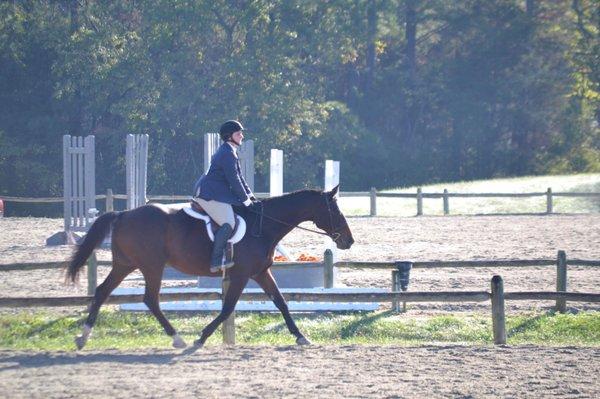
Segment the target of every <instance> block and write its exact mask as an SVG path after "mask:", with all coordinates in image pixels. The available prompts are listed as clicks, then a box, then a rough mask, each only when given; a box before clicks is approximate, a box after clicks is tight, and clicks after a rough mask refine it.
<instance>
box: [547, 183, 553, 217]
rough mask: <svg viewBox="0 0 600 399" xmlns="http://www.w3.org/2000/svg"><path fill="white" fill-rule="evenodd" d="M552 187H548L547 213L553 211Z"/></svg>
mask: <svg viewBox="0 0 600 399" xmlns="http://www.w3.org/2000/svg"><path fill="white" fill-rule="evenodd" d="M552 208H553V207H552V189H551V188H550V187H548V190H547V191H546V213H552V211H553V210H552Z"/></svg>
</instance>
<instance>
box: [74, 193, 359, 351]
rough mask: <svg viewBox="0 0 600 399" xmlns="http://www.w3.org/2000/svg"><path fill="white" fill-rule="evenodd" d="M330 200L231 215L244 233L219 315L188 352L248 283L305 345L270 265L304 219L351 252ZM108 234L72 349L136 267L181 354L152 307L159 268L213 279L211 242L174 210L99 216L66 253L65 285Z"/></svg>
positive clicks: (270, 203)
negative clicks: (103, 268) (106, 267)
mask: <svg viewBox="0 0 600 399" xmlns="http://www.w3.org/2000/svg"><path fill="white" fill-rule="evenodd" d="M337 195H338V186H336V187H335V188H334V189H333V190H331V191H327V192H324V191H320V190H308V189H307V190H300V191H296V192H293V193H289V194H286V195H282V196H279V197H272V198H269V199H265V200H263V201H261V202H260V204H261V205H262V206H260V207H258V208H260V209H259V210H258V211H257V210H256V209H254V207H253V208H252V209H248V208H238V207H236V213H238V214H239V215H240V216H241V217H243V218H244V220H245V222H246V225H247V226H248V228H247V231H246V234H245V235H244V237H243V238H242V239H241V241H239V242H238V243H237V244H235V251H234V255H233V261H234V266H233V267H232V268H231V269H228V270H227V273H228V275H229V278H230V286H229V289H228V290H227V293H226V294H225V298H224V300H223V305H222V308H221V311H220V313H219V314H218V315H217V317H216V318H215V319H214V320H212V321H211V322H210V323H209V324H208V325H207V326H206V327H205V328H204V329H203V330H202V331H201V335H200V338H199V339H197V340H196V341H194V346H195V347H197V348H200V347H202V346H203V345H204V343H205V342H206V340H207V339H208V337H210V335H211V334H212V333H213V332H214V331H215V329H216V328H217V327H218V326H219V324H221V323H222V322H223V321H224V320H226V319H227V318H228V317H229V315H230V314H231V313H232V312H233V310H234V309H235V305H236V303H237V301H238V299H239V298H240V295H241V294H242V291H243V289H244V288H245V287H246V284H247V283H248V281H249V279H253V280H254V281H256V283H258V285H259V286H260V287H261V288H262V289H263V290H264V292H265V293H266V294H267V295H268V296H269V297H270V299H271V300H272V301H273V303H274V304H275V306H276V307H277V308H278V309H279V311H280V312H281V314H282V315H283V318H284V320H285V323H286V325H287V328H288V330H289V332H290V333H291V334H293V335H294V336H295V337H296V343H297V344H298V345H308V344H310V341H309V340H308V339H307V338H306V337H305V336H304V335H303V334H302V333H301V332H300V330H299V329H298V327H297V326H296V324H295V323H294V320H293V319H292V317H291V315H290V312H289V310H288V306H287V303H286V301H285V299H284V297H283V295H282V294H281V292H280V291H279V288H278V286H277V283H276V281H275V279H274V278H273V274H272V273H271V269H270V267H271V266H272V265H273V255H274V251H275V247H276V245H277V244H278V243H279V241H280V240H281V239H282V238H283V237H284V236H285V235H286V234H288V233H289V232H290V231H291V230H292V229H294V228H295V227H297V226H298V225H299V224H300V223H302V222H305V221H312V222H313V223H314V224H315V225H316V226H317V228H319V229H320V230H322V231H316V230H311V231H315V232H317V233H319V234H323V235H327V236H329V237H330V238H331V239H332V240H333V241H334V242H335V244H336V246H337V248H339V249H349V248H350V247H351V246H352V244H353V243H354V238H353V237H352V233H351V231H350V228H349V227H348V223H347V222H346V218H345V217H344V215H343V214H342V212H341V211H340V209H339V207H338V204H337ZM300 228H302V227H300ZM111 230H112V243H111V251H112V269H111V271H110V273H109V274H108V276H107V277H106V279H105V280H104V281H103V282H102V284H100V285H99V286H98V287H97V288H96V292H95V294H94V298H93V300H92V302H91V304H90V307H89V315H88V317H87V320H86V322H85V324H84V326H83V331H82V334H81V335H80V336H78V337H76V339H75V343H76V345H77V348H78V349H82V348H83V347H84V346H85V344H86V342H87V340H88V338H89V336H90V334H91V332H92V328H93V327H94V324H95V323H96V317H97V316H98V311H99V310H100V306H102V303H103V302H104V301H105V300H106V298H107V297H108V296H109V295H110V293H111V292H112V291H113V290H114V289H115V288H116V287H117V286H118V285H119V284H120V283H121V282H122V281H123V279H124V278H125V277H126V276H127V275H128V274H130V273H131V272H133V271H134V270H136V269H139V270H140V272H141V273H142V275H143V276H144V280H145V284H146V286H145V292H144V299H143V301H144V303H145V304H146V306H147V307H148V309H149V310H150V311H151V312H152V314H153V315H154V316H155V317H156V319H157V320H158V322H159V323H160V324H161V326H162V327H163V329H164V331H165V333H166V334H167V335H168V336H169V337H171V338H172V340H173V341H172V345H173V347H175V348H185V347H186V346H187V344H186V343H185V341H184V340H183V339H182V338H181V336H179V334H177V331H176V330H175V329H174V328H173V326H172V325H171V323H170V322H169V321H168V320H167V318H166V317H165V315H164V313H163V312H162V310H161V309H160V303H159V299H158V298H159V291H160V286H161V282H162V275H163V270H164V267H165V264H169V265H171V266H173V267H174V268H175V269H178V270H180V271H182V272H184V273H187V274H191V275H197V276H213V277H214V276H218V275H219V273H211V272H210V267H209V263H210V254H211V250H212V242H211V241H210V239H209V237H208V234H207V232H206V227H205V224H204V222H202V221H199V220H196V219H194V218H192V217H191V216H189V215H187V214H186V213H185V212H184V211H183V210H182V209H181V207H180V209H176V208H170V207H168V206H165V205H162V204H146V205H143V206H140V207H138V208H135V209H132V210H128V211H122V212H107V213H105V214H103V215H102V216H100V217H99V218H98V219H96V221H95V222H94V223H93V224H92V226H91V227H90V229H89V231H88V233H87V235H86V236H85V238H84V239H83V241H82V242H81V243H80V244H79V245H78V246H77V248H76V250H75V251H74V253H73V256H72V258H71V261H70V264H69V265H68V267H67V279H70V280H71V281H72V282H75V281H77V276H78V273H79V272H80V270H81V268H82V267H83V265H84V264H85V262H86V261H87V259H88V258H89V256H90V255H91V254H92V252H93V251H94V249H95V248H97V247H98V246H99V245H100V244H101V243H102V241H103V240H104V238H105V237H106V236H107V235H108V233H109V232H110V231H111Z"/></svg>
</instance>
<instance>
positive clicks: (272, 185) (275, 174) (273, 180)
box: [269, 149, 294, 260]
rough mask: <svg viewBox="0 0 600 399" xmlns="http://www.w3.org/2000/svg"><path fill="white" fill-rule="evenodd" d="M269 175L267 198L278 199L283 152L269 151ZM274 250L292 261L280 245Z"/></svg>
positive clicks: (281, 183)
mask: <svg viewBox="0 0 600 399" xmlns="http://www.w3.org/2000/svg"><path fill="white" fill-rule="evenodd" d="M270 169H271V170H270V175H269V196H271V197H278V196H280V195H283V151H282V150H276V149H271V165H270ZM275 250H276V251H277V252H279V253H280V254H281V255H283V256H285V257H286V258H287V259H288V260H294V259H293V258H292V256H291V255H290V252H289V251H288V250H287V249H286V248H285V247H284V246H283V245H281V244H278V245H277V246H276V247H275Z"/></svg>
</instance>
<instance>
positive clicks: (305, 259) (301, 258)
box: [296, 254, 319, 262]
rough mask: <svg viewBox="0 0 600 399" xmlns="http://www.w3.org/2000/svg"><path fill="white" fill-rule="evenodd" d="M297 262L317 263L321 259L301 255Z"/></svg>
mask: <svg viewBox="0 0 600 399" xmlns="http://www.w3.org/2000/svg"><path fill="white" fill-rule="evenodd" d="M296 260H297V261H298V262H317V261H318V260H319V259H318V258H317V257H316V256H312V255H305V254H301V255H300V256H299V257H298V259H296Z"/></svg>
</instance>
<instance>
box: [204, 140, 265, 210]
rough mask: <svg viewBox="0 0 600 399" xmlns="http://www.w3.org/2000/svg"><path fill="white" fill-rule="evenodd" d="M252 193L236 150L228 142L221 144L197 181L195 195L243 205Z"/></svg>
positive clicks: (208, 199)
mask: <svg viewBox="0 0 600 399" xmlns="http://www.w3.org/2000/svg"><path fill="white" fill-rule="evenodd" d="M252 195H253V194H252V190H250V188H249V187H248V184H247V183H246V180H245V179H244V176H242V169H241V167H240V161H239V159H238V157H237V154H236V153H235V150H234V149H233V148H232V147H231V145H229V144H227V143H223V144H221V146H220V147H219V148H218V149H217V152H215V155H213V157H212V158H211V161H210V168H209V169H208V172H207V173H206V174H205V175H202V177H200V179H198V181H197V182H196V185H195V187H194V196H196V197H200V198H202V199H204V200H207V201H210V200H215V201H219V202H225V203H228V204H232V205H238V206H242V205H243V202H244V201H246V200H247V199H248V198H250V196H252Z"/></svg>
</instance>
